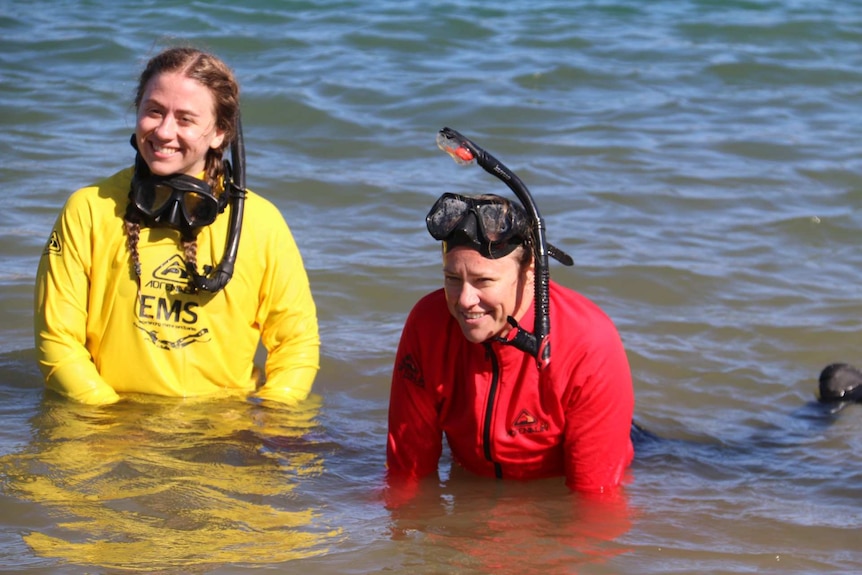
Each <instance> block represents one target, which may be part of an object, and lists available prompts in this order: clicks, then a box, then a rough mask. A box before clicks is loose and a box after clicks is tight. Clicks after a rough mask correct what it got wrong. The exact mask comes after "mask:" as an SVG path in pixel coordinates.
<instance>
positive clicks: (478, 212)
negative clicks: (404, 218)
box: [425, 194, 515, 243]
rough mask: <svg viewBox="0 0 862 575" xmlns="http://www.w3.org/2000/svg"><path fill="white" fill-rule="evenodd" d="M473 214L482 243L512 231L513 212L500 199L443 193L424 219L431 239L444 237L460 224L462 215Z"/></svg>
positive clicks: (507, 204)
mask: <svg viewBox="0 0 862 575" xmlns="http://www.w3.org/2000/svg"><path fill="white" fill-rule="evenodd" d="M471 214H475V216H476V220H477V221H478V223H479V230H480V232H481V233H482V235H484V237H483V238H474V239H475V240H476V241H482V242H492V243H493V242H504V241H506V240H508V239H510V238H511V236H512V234H513V233H514V231H515V229H514V228H515V221H514V214H513V212H512V209H511V206H510V204H509V202H508V201H506V200H505V199H503V198H500V199H499V200H497V199H481V198H478V199H477V198H470V197H465V196H459V195H457V194H443V196H441V197H440V199H439V200H437V202H436V203H435V204H434V206H433V207H432V208H431V211H430V212H429V213H428V216H427V217H426V218H425V222H426V224H427V225H428V231H429V232H430V233H431V236H432V237H433V238H434V239H435V240H445V239H447V238H448V237H449V235H450V234H451V233H452V232H454V231H455V230H456V229H458V227H459V226H460V225H461V224H462V223H463V221H464V218H466V217H468V216H469V215H471Z"/></svg>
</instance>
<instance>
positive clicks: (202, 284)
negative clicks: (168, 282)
mask: <svg viewBox="0 0 862 575" xmlns="http://www.w3.org/2000/svg"><path fill="white" fill-rule="evenodd" d="M230 159H231V161H230V163H227V162H226V163H225V164H226V165H225V179H224V181H225V190H224V193H225V194H228V200H229V202H230V223H229V225H228V231H227V243H225V246H224V255H223V256H222V259H221V261H220V262H219V264H218V266H216V268H215V269H214V270H213V271H212V272H211V273H210V274H209V275H202V274H199V273H198V272H197V270H196V269H194V266H193V265H191V263H189V262H186V271H188V273H189V276H191V278H192V283H194V285H195V287H196V288H197V289H199V290H204V291H208V292H211V293H216V292H218V291H220V290H221V289H222V288H224V286H226V285H227V283H228V282H229V281H230V279H231V278H232V277H233V267H234V264H235V263H236V254H237V252H238V251H239V238H240V235H241V233H242V216H243V211H244V208H245V198H246V195H247V191H246V188H245V141H244V139H243V136H242V121H241V119H240V115H239V111H237V116H236V137H235V138H234V139H233V142H231V144H230ZM231 166H233V168H231Z"/></svg>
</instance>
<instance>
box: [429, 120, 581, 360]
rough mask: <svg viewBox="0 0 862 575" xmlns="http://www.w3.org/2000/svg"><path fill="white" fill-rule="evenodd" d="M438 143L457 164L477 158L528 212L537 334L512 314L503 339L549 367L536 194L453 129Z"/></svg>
mask: <svg viewBox="0 0 862 575" xmlns="http://www.w3.org/2000/svg"><path fill="white" fill-rule="evenodd" d="M437 146H438V147H439V148H440V149H441V150H443V151H444V152H446V153H447V154H449V155H450V156H452V159H453V160H455V163H456V164H459V165H468V164H470V163H471V162H473V161H474V160H475V161H476V162H477V163H478V164H479V165H480V166H481V167H482V168H483V169H484V170H485V171H486V172H488V173H489V174H491V175H494V176H496V177H497V178H499V179H500V180H502V181H503V182H504V183H505V184H506V185H507V186H508V187H509V189H511V190H512V191H513V192H514V193H515V195H516V196H517V198H518V200H519V201H520V202H521V204H522V205H523V206H524V209H525V210H526V211H527V215H528V216H529V218H530V224H531V227H532V234H533V242H532V249H533V256H534V259H535V276H536V279H535V281H534V298H535V300H534V311H535V323H534V328H533V329H534V333H530V332H528V331H526V330H525V329H523V328H522V327H521V326H520V325H518V322H517V320H515V318H513V317H512V316H509V317H508V321H509V324H510V325H511V326H512V327H513V328H515V329H516V333H515V336H514V337H513V338H512V339H508V340H506V339H504V340H502V341H503V342H504V343H507V344H509V345H512V346H514V347H516V348H517V349H520V350H521V351H523V352H526V353H528V354H530V355H532V356H533V357H535V358H536V363H537V365H538V367H539V369H542V368H544V367H547V366H548V364H549V363H550V362H551V345H550V341H549V339H548V335H549V333H550V330H551V320H550V298H549V295H548V287H549V282H550V273H549V271H548V254H549V247H548V243H547V240H546V239H545V221H544V220H543V219H542V216H541V214H540V213H539V209H538V207H537V206H536V203H535V202H534V201H533V196H532V195H531V194H530V191H529V190H528V189H527V186H525V185H524V183H523V182H522V181H521V179H520V178H519V177H518V176H516V175H515V174H514V173H513V172H512V171H511V170H509V168H507V167H506V166H505V165H503V163H502V162H500V161H499V160H498V159H497V158H495V157H494V156H492V155H491V154H489V153H488V152H486V151H485V150H483V149H482V148H480V147H479V146H477V145H476V144H475V143H473V142H472V141H470V140H469V139H467V138H466V137H464V136H463V135H461V134H460V133H459V132H457V131H455V130H453V129H452V128H443V129H442V130H440V131H439V132H438V133H437ZM554 255H555V257H557V259H560V260H561V261H562V262H563V263H565V264H566V265H571V263H572V260H571V258H570V257H569V256H568V255H566V254H564V253H562V252H560V251H559V250H555V254H554ZM560 256H561V257H560Z"/></svg>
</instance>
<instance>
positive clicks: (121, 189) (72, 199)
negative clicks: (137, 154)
mask: <svg viewBox="0 0 862 575" xmlns="http://www.w3.org/2000/svg"><path fill="white" fill-rule="evenodd" d="M132 172H133V168H131V167H128V168H123V169H122V170H119V171H118V172H115V173H114V174H112V175H110V176H108V177H106V178H103V179H101V180H98V181H96V182H94V183H92V184H90V185H88V186H84V187H83V188H79V189H77V190H75V191H74V192H72V194H71V195H70V196H69V198H68V199H67V200H66V210H82V209H86V210H88V211H93V210H94V209H95V206H98V205H103V206H105V207H106V208H108V209H110V210H111V211H112V212H114V211H115V210H116V208H117V206H118V205H122V206H125V204H126V202H127V201H128V198H129V184H130V182H131V181H132Z"/></svg>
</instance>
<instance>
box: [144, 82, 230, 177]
mask: <svg viewBox="0 0 862 575" xmlns="http://www.w3.org/2000/svg"><path fill="white" fill-rule="evenodd" d="M224 136H225V133H224V130H220V129H218V128H217V127H216V117H215V100H214V99H213V95H212V92H210V90H209V88H207V87H206V86H204V85H203V84H201V83H200V82H198V81H197V80H192V79H191V78H187V77H186V76H183V75H182V74H180V73H178V72H165V73H162V74H157V75H155V76H153V77H152V78H151V79H150V81H149V83H148V84H147V86H146V89H145V91H144V95H143V98H141V104H140V106H139V107H138V121H137V126H136V127H135V139H136V141H137V143H138V151H140V153H141V157H143V158H144V161H145V162H147V166H149V168H150V171H151V172H152V173H153V174H155V175H159V176H167V175H170V174H188V175H190V176H197V175H198V174H200V172H202V171H203V169H204V166H205V164H206V153H207V150H209V149H210V148H218V147H219V146H221V144H222V142H223V141H224Z"/></svg>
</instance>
